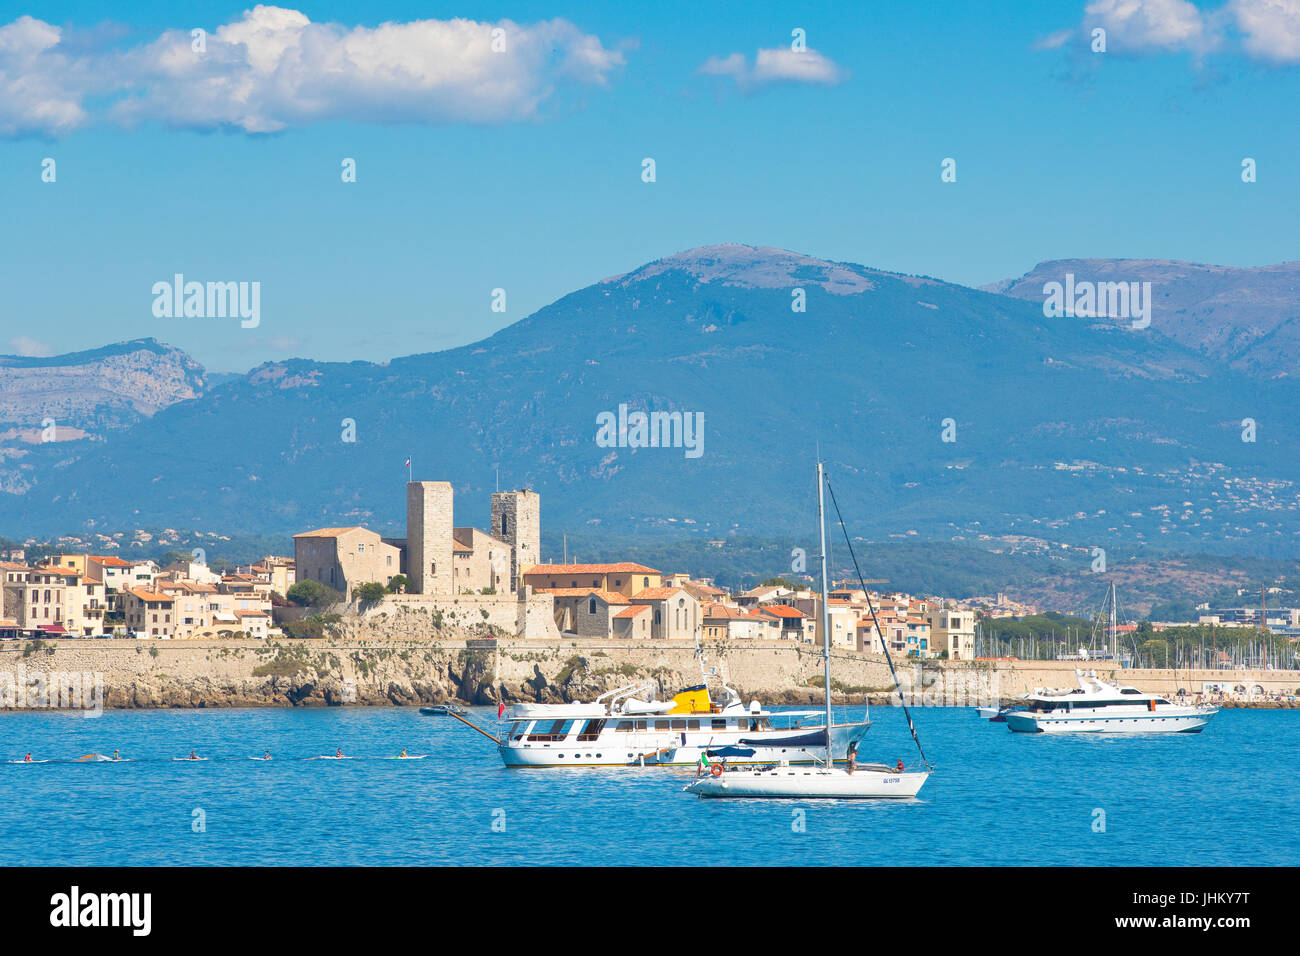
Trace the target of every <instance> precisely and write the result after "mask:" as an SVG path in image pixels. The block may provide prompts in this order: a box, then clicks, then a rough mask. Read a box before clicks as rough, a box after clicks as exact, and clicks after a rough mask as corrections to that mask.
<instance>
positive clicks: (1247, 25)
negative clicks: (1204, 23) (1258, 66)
mask: <svg viewBox="0 0 1300 956" xmlns="http://www.w3.org/2000/svg"><path fill="white" fill-rule="evenodd" d="M1227 10H1228V11H1229V12H1230V13H1231V15H1232V17H1233V19H1234V20H1235V21H1236V25H1237V29H1238V30H1240V31H1241V34H1242V40H1241V45H1242V48H1243V49H1244V50H1245V51H1246V53H1247V54H1249V55H1250V56H1253V57H1257V58H1259V59H1261V60H1268V61H1271V62H1273V63H1300V0H1232V2H1230V3H1229V4H1228V6H1227Z"/></svg>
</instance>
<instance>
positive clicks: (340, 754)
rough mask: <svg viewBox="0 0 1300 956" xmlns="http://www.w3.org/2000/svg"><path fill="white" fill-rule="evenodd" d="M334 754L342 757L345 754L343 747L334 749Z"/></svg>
mask: <svg viewBox="0 0 1300 956" xmlns="http://www.w3.org/2000/svg"><path fill="white" fill-rule="evenodd" d="M334 756H336V757H342V756H343V748H342V747H339V748H337V749H336V750H335V751H334Z"/></svg>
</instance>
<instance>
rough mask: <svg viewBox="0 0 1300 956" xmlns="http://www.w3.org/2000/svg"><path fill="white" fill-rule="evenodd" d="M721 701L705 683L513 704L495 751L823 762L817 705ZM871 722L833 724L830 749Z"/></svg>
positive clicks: (840, 749) (538, 762)
mask: <svg viewBox="0 0 1300 956" xmlns="http://www.w3.org/2000/svg"><path fill="white" fill-rule="evenodd" d="M723 690H724V692H725V693H726V697H727V699H726V702H725V703H722V704H716V703H714V702H713V700H712V699H711V698H710V696H709V691H708V687H707V684H698V685H696V686H694V687H688V688H687V689H686V690H683V691H681V692H680V693H678V694H677V695H676V696H674V697H673V699H672V700H669V701H656V700H653V699H649V700H643V699H641V698H640V697H637V696H635V695H637V694H643V695H644V696H647V697H652V695H653V691H654V684H653V683H647V684H633V685H629V686H627V687H621V688H619V689H618V690H614V691H610V692H609V693H607V694H603V695H601V696H600V697H598V698H596V700H595V701H594V702H593V703H590V704H525V703H520V704H515V705H514V706H513V707H511V708H510V709H509V710H508V711H506V712H505V713H504V715H503V720H504V721H505V722H506V728H505V733H503V734H502V735H501V738H500V741H499V744H498V748H497V749H498V750H499V752H500V754H501V759H502V760H503V761H504V762H505V765H506V766H507V767H611V766H645V767H650V766H656V767H690V766H693V765H695V764H696V763H699V762H700V757H701V756H705V757H706V759H707V761H708V762H717V761H725V762H726V763H727V764H728V765H750V764H771V763H778V762H780V761H785V762H787V763H790V764H810V763H821V762H824V761H825V759H826V724H825V717H824V715H823V713H822V712H821V711H820V710H783V711H771V710H766V709H765V708H764V707H763V706H762V705H761V704H759V702H758V701H756V700H755V701H752V702H751V703H750V705H749V706H748V707H746V706H745V705H744V703H743V702H742V701H741V698H740V695H739V694H737V693H736V692H735V691H734V690H732V689H731V688H730V687H726V686H725V685H724V686H723ZM870 726H871V722H870V721H869V720H867V719H865V717H864V719H863V720H862V721H860V722H857V723H846V724H832V726H831V749H832V750H833V751H834V756H835V759H836V760H837V761H843V760H845V759H846V758H847V755H848V750H849V747H850V745H854V744H857V742H858V741H859V740H861V739H862V736H863V734H865V733H866V732H867V728H869V727H870Z"/></svg>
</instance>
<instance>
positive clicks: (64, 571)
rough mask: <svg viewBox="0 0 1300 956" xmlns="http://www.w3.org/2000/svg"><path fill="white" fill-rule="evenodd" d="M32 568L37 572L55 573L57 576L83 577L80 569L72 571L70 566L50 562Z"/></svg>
mask: <svg viewBox="0 0 1300 956" xmlns="http://www.w3.org/2000/svg"><path fill="white" fill-rule="evenodd" d="M32 570H33V571H35V572H36V573H37V574H56V575H58V576H59V577H64V578H84V577H85V575H84V574H82V573H81V572H80V571H74V570H73V569H72V568H63V567H59V566H58V565H52V564H44V565H40V566H39V567H35V568H32Z"/></svg>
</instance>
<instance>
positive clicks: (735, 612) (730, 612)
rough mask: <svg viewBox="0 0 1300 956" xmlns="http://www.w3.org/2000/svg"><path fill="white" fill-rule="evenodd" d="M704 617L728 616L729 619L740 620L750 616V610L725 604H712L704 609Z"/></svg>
mask: <svg viewBox="0 0 1300 956" xmlns="http://www.w3.org/2000/svg"><path fill="white" fill-rule="evenodd" d="M704 617H705V618H706V619H708V618H715V619H716V618H726V619H728V620H739V619H741V618H747V617H749V612H748V611H745V610H742V609H741V608H738V607H728V606H727V605H725V604H710V605H709V606H708V607H706V608H705V609H704Z"/></svg>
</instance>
